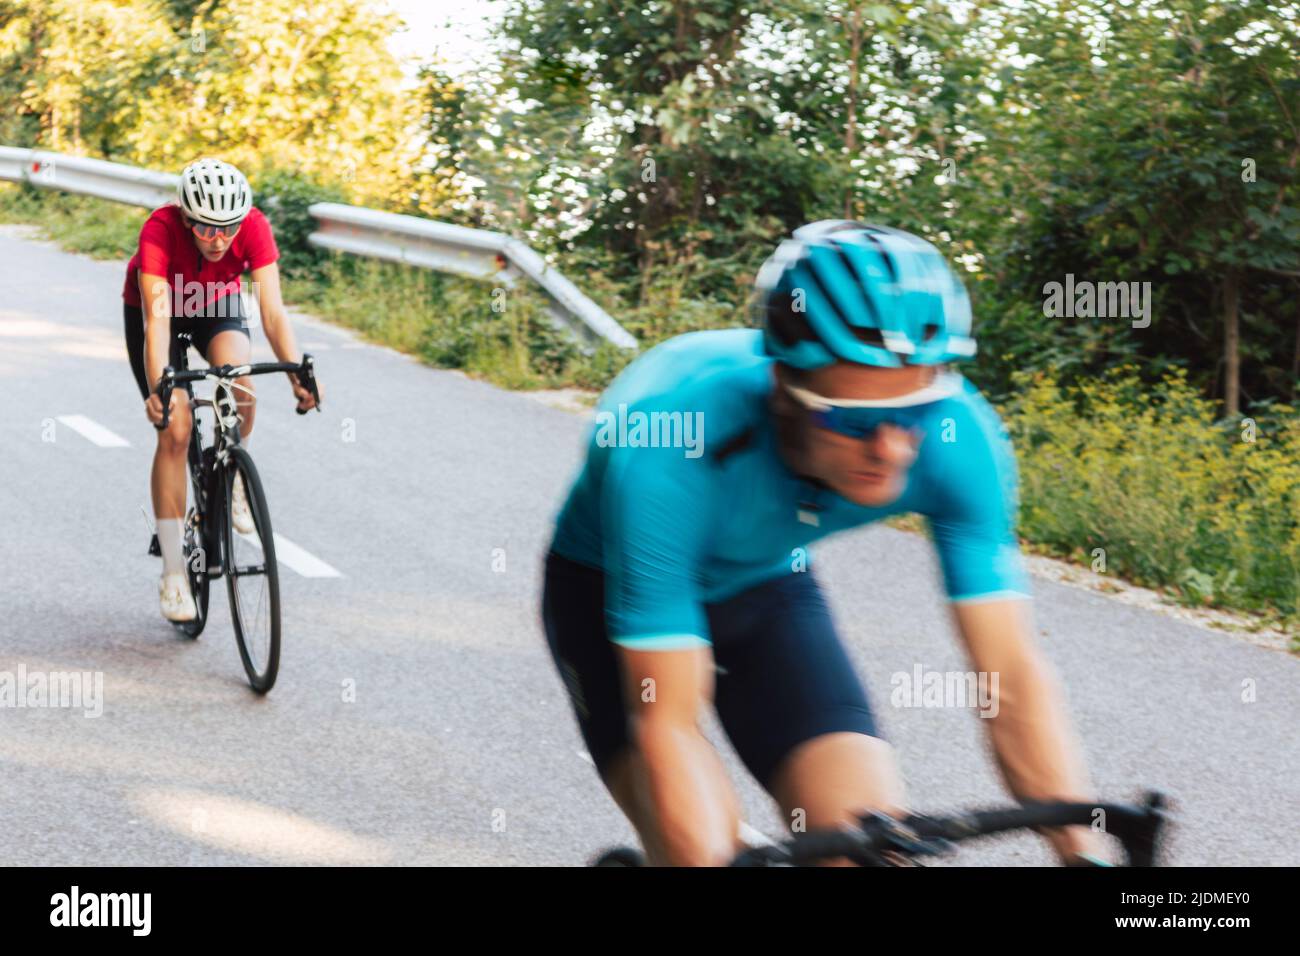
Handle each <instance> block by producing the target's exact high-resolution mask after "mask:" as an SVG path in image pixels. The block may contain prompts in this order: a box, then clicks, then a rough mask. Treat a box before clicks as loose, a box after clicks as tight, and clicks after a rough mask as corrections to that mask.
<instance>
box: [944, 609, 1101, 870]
mask: <svg viewBox="0 0 1300 956" xmlns="http://www.w3.org/2000/svg"><path fill="white" fill-rule="evenodd" d="M953 612H954V614H955V616H956V619H957V627H958V630H959V631H960V632H961V635H962V639H963V641H964V643H965V646H966V650H967V653H968V655H969V656H970V659H971V662H972V664H973V665H974V667H975V670H976V671H978V672H980V673H985V674H988V675H990V677H989V681H990V687H996V696H995V705H996V716H992V717H989V718H988V719H987V720H986V721H984V722H985V723H986V724H987V730H988V732H989V737H990V739H991V741H992V744H993V749H994V751H995V753H996V756H997V761H998V766H999V768H1000V769H1001V771H1002V776H1003V779H1004V780H1005V781H1006V783H1007V786H1008V787H1009V788H1010V790H1011V792H1012V793H1013V794H1015V795H1016V797H1018V798H1019V799H1022V800H1046V799H1064V800H1078V801H1080V802H1087V801H1089V800H1092V799H1094V797H1093V795H1092V792H1091V787H1090V786H1089V784H1088V775H1087V771H1086V769H1085V767H1084V760H1083V754H1082V749H1081V747H1080V744H1079V741H1078V738H1077V737H1076V736H1075V733H1074V730H1073V728H1072V726H1071V725H1070V721H1069V718H1068V717H1067V716H1066V713H1065V706H1064V700H1063V697H1062V694H1061V689H1060V685H1059V683H1058V681H1057V677H1056V674H1055V673H1054V671H1053V670H1052V668H1051V665H1049V664H1048V662H1047V660H1046V659H1045V658H1044V657H1043V655H1042V652H1041V651H1040V650H1039V648H1038V647H1037V644H1036V643H1035V641H1034V639H1033V619H1032V615H1031V609H1030V604H1029V602H1028V601H1020V600H1005V601H1004V600H998V601H987V602H972V603H964V604H955V605H953ZM994 674H996V675H997V684H996V685H994V684H993V683H992V679H993V678H992V675H994ZM1045 835H1046V836H1047V838H1048V840H1049V841H1050V842H1051V844H1052V847H1053V849H1054V850H1056V852H1057V855H1058V856H1060V857H1061V858H1062V860H1063V861H1066V862H1068V861H1069V859H1070V858H1071V857H1073V856H1074V855H1075V854H1079V853H1087V854H1091V855H1098V854H1099V849H1100V847H1099V845H1098V840H1097V839H1096V837H1095V836H1094V835H1093V834H1092V833H1091V831H1090V830H1089V829H1088V828H1087V827H1069V828H1065V829H1060V830H1052V831H1048V832H1047V833H1046V834H1045Z"/></svg>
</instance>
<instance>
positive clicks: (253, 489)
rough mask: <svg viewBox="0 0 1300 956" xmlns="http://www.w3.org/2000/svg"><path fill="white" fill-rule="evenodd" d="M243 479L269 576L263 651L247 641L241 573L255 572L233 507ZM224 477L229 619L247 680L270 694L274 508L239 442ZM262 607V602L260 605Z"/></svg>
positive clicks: (276, 616)
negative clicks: (242, 552) (246, 563)
mask: <svg viewBox="0 0 1300 956" xmlns="http://www.w3.org/2000/svg"><path fill="white" fill-rule="evenodd" d="M237 474H238V475H242V476H243V479H244V492H245V495H246V497H247V499H248V509H249V511H250V512H251V514H252V517H253V525H254V527H255V529H256V532H257V537H258V539H259V541H258V544H259V547H260V549H261V552H262V559H263V560H262V571H261V572H258V573H260V574H261V575H262V576H264V577H265V578H266V600H267V610H268V613H269V620H268V625H269V627H268V634H267V647H266V648H265V654H263V653H262V652H261V651H262V649H261V648H260V647H258V648H253V647H250V646H249V638H250V636H251V635H250V629H249V626H248V625H249V623H250V621H249V619H248V618H247V614H248V613H249V611H250V610H251V609H250V608H247V607H244V606H243V598H241V596H240V590H239V588H240V578H245V577H250V576H253V575H252V574H248V573H243V572H242V571H241V569H240V567H239V561H238V554H239V551H238V549H237V548H236V540H237V536H238V534H239V533H238V532H237V531H236V530H235V521H234V514H233V511H234V509H233V508H232V507H231V495H232V494H233V489H234V481H235V476H236V475H237ZM222 477H223V481H222V494H223V501H222V508H221V513H222V519H221V524H222V529H223V540H224V541H225V545H226V546H225V554H224V558H225V573H226V593H227V595H228V596H229V598H230V619H231V623H232V624H233V625H234V628H235V641H236V643H237V644H238V645H239V657H240V660H241V661H243V664H244V673H246V674H247V675H248V683H249V684H250V685H251V686H252V688H253V690H255V691H256V692H257V693H259V694H265V693H267V692H268V691H269V690H270V689H271V688H272V687H274V686H275V679H276V676H277V675H278V673H279V670H280V572H279V567H278V565H277V564H276V560H275V537H274V534H273V533H272V530H271V512H270V510H269V509H268V508H267V504H266V493H265V492H264V491H263V489H262V481H261V479H260V478H259V477H258V474H257V469H256V468H255V467H254V465H253V459H252V456H250V455H249V454H248V451H247V450H246V449H244V448H242V447H241V446H239V445H234V446H232V447H231V448H230V449H229V457H228V458H227V460H226V465H225V469H224V474H223V476H222ZM259 606H260V604H259Z"/></svg>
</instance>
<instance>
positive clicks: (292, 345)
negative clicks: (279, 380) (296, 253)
mask: <svg viewBox="0 0 1300 956" xmlns="http://www.w3.org/2000/svg"><path fill="white" fill-rule="evenodd" d="M252 276H253V288H254V289H255V290H256V291H257V305H258V308H259V310H260V311H261V313H262V329H263V330H264V331H265V332H266V340H267V341H268V342H270V343H271V351H272V352H274V353H275V357H276V358H277V359H279V360H280V361H281V362H297V361H300V360H301V359H302V353H301V352H299V351H298V341H297V339H296V338H295V337H294V334H293V326H292V325H291V324H290V323H289V315H288V313H287V311H286V310H285V308H284V298H283V297H282V296H281V293H280V267H279V266H278V265H277V264H276V263H274V262H272V263H271V264H270V265H266V266H262V268H260V269H254V270H253V274H252ZM289 381H290V383H291V384H292V386H293V394H294V397H295V398H296V399H297V400H298V407H299V408H300V409H303V410H306V409H309V408H311V407H312V406H314V405H315V404H316V402H315V400H314V399H313V398H312V396H311V393H310V392H309V391H307V389H305V388H303V387H302V386H301V385H299V384H298V380H297V379H296V378H294V377H293V376H292V375H291V376H289ZM317 389H318V390H319V389H320V385H319V383H317ZM322 398H323V392H322Z"/></svg>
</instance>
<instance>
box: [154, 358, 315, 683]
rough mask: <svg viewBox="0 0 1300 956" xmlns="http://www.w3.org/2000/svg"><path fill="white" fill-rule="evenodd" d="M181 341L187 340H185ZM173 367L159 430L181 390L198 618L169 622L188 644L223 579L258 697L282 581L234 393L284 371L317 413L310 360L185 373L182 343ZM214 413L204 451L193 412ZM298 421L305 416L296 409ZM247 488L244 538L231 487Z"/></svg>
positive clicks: (276, 650) (163, 385)
mask: <svg viewBox="0 0 1300 956" xmlns="http://www.w3.org/2000/svg"><path fill="white" fill-rule="evenodd" d="M181 338H183V339H187V338H188V337H186V336H184V335H183V334H182V336H181ZM182 344H183V345H185V346H186V347H185V348H182V349H181V350H180V355H181V357H180V363H179V365H178V366H176V367H173V366H170V365H169V366H167V368H166V369H164V370H163V375H162V378H161V379H160V380H159V383H158V395H159V398H161V399H162V407H163V419H162V423H161V424H159V425H158V426H156V427H157V428H158V429H159V430H160V431H161V430H162V429H165V428H166V427H167V421H168V418H169V416H170V412H171V396H172V391H173V390H174V389H176V388H184V389H185V392H186V394H187V395H188V396H189V400H190V407H191V408H192V409H193V410H194V415H193V419H194V424H193V427H191V429H190V447H189V451H188V463H189V473H190V484H191V487H192V491H193V495H192V497H191V503H190V507H189V510H188V511H187V512H186V515H185V522H184V525H183V544H184V555H185V569H186V574H187V576H188V577H189V581H190V590H191V592H192V593H193V595H194V606H195V609H196V611H197V614H196V615H195V617H194V618H193V620H189V621H176V622H173V623H174V625H175V627H176V628H177V629H178V630H180V631H181V632H182V633H183V634H185V635H186V636H188V637H191V638H197V637H198V636H199V635H200V634H201V633H203V628H204V625H206V624H207V620H208V599H209V588H210V586H211V583H212V581H213V580H215V579H217V578H222V577H224V578H225V579H226V593H227V595H228V596H229V598H230V618H231V622H232V623H233V624H234V628H235V641H236V643H237V644H238V646H239V657H240V659H241V660H242V661H243V663H244V672H245V673H246V674H247V675H248V682H249V684H250V685H251V686H252V688H253V690H255V691H256V692H257V693H259V694H265V693H266V692H267V691H269V690H270V689H271V688H272V687H273V686H274V685H275V678H276V675H277V674H278V673H279V669H280V574H279V568H278V566H277V564H276V560H275V536H274V533H273V532H272V530H271V512H270V509H269V508H268V507H267V503H266V493H265V491H264V490H263V488H262V481H261V478H259V477H258V474H257V468H256V467H255V466H254V465H253V458H252V456H251V455H250V454H249V453H248V449H246V448H245V447H243V445H242V444H241V443H240V436H239V423H240V415H239V405H238V403H237V401H236V399H235V393H236V391H243V392H247V393H248V394H250V395H251V394H253V392H252V390H251V389H248V388H245V387H244V386H242V385H240V384H239V383H238V382H236V381H235V379H237V378H243V377H244V376H248V375H269V374H271V373H273V372H289V373H291V374H293V375H295V376H296V377H297V379H298V381H299V383H300V384H301V385H302V386H303V387H304V388H305V389H307V391H308V392H310V393H311V395H312V397H313V398H314V399H316V406H315V407H316V410H317V411H320V393H319V391H318V389H317V386H316V375H315V366H314V362H313V359H312V357H311V356H310V355H307V354H304V355H303V357H302V361H301V362H259V363H256V364H249V365H221V366H216V367H210V368H204V369H190V368H189V364H188V359H187V353H188V351H189V349H188V344H189V343H188V342H184V343H182ZM200 381H210V382H212V383H213V384H214V385H215V386H216V388H215V391H214V393H213V397H212V398H210V399H208V398H195V397H194V389H193V383H195V382H200ZM204 409H210V410H211V411H212V413H213V422H212V443H211V444H210V445H207V446H205V445H204V443H203V438H202V434H201V429H200V428H199V420H198V413H199V412H200V411H202V410H204ZM298 413H299V414H300V415H302V414H306V410H305V409H299V410H298ZM236 480H241V481H242V482H243V484H244V493H245V498H246V499H247V501H248V510H249V513H250V515H251V516H252V519H253V530H252V531H251V532H250V533H248V534H244V533H241V532H240V531H239V530H238V529H236V528H235V525H234V519H233V509H232V506H231V501H232V496H233V495H234V488H235V481H236ZM149 551H150V553H151V554H154V555H161V553H162V552H161V550H160V549H159V547H158V536H157V535H156V534H155V535H154V538H153V540H152V541H151V542H150V549H149Z"/></svg>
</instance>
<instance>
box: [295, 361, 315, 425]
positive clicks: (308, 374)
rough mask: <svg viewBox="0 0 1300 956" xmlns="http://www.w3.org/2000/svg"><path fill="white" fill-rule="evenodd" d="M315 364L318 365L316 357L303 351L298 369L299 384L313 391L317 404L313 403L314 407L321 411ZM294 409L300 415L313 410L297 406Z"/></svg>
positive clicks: (312, 394)
mask: <svg viewBox="0 0 1300 956" xmlns="http://www.w3.org/2000/svg"><path fill="white" fill-rule="evenodd" d="M315 365H316V362H315V359H313V358H312V357H311V355H310V354H309V353H307V352H303V353H302V363H301V367H300V369H299V371H298V384H299V385H301V386H302V387H303V388H305V389H307V391H309V392H310V393H311V397H312V398H314V399H315V400H316V404H315V405H313V406H312V408H315V409H316V411H318V412H319V411H320V391H319V389H317V387H316V370H315ZM294 411H296V412H297V413H298V414H299V415H306V414H307V413H308V412H309V411H311V409H309V408H295V409H294Z"/></svg>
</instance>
